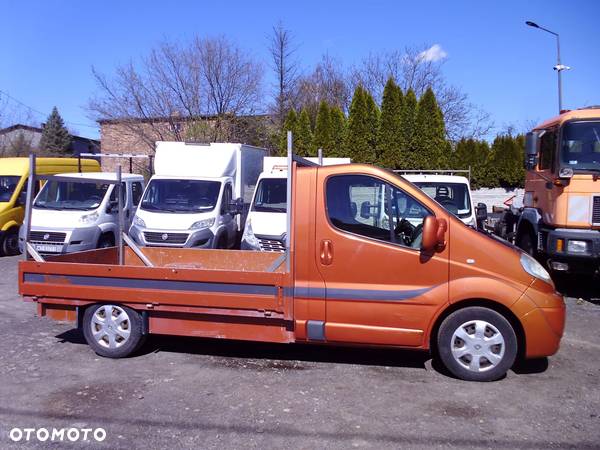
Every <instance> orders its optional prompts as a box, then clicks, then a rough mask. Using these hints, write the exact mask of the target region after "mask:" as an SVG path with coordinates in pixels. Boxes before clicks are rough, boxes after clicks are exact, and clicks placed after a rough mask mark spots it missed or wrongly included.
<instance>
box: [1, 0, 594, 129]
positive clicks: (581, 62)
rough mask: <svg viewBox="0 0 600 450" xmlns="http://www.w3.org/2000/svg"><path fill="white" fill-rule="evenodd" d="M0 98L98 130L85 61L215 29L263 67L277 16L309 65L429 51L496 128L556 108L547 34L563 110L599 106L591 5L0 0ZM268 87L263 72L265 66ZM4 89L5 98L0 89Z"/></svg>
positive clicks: (104, 66)
mask: <svg viewBox="0 0 600 450" xmlns="http://www.w3.org/2000/svg"><path fill="white" fill-rule="evenodd" d="M1 3H2V15H3V19H2V21H1V23H2V25H1V26H0V91H2V92H0V98H1V97H2V96H4V97H5V95H4V94H9V95H10V96H11V98H13V99H15V100H9V101H10V102H12V103H13V104H15V105H16V103H15V102H16V101H19V102H21V103H22V104H24V105H27V106H28V107H30V108H32V110H35V112H34V111H32V112H31V114H32V117H33V119H34V122H36V121H37V122H42V121H43V120H44V119H45V116H47V114H49V113H50V111H51V109H52V107H53V106H55V105H56V106H57V107H58V109H59V111H60V113H61V115H62V116H63V118H64V120H65V121H66V122H67V125H68V126H69V127H70V128H71V129H72V130H75V131H77V132H78V134H80V135H83V136H87V137H98V127H97V124H96V123H95V122H94V121H93V120H91V119H90V118H89V112H87V110H86V104H87V103H88V100H89V98H90V97H91V96H93V95H94V94H96V93H97V92H98V89H97V86H96V84H95V81H94V78H93V76H92V73H91V67H92V66H94V67H95V68H96V69H97V70H99V71H100V72H102V73H105V74H108V75H111V74H113V73H114V71H115V68H116V67H117V66H118V65H119V64H123V63H127V62H128V61H129V60H131V59H133V60H134V61H136V60H138V59H139V58H140V57H142V56H144V55H145V54H147V53H148V52H149V51H150V49H151V48H152V47H154V46H156V45H157V44H158V43H160V42H161V41H163V40H168V41H185V40H189V39H191V38H192V37H194V36H196V35H199V36H218V35H225V36H227V37H228V38H231V39H232V40H233V41H235V42H236V43H237V44H238V45H239V46H240V47H242V48H243V49H244V50H245V51H247V52H249V53H250V54H252V55H254V56H255V57H256V58H257V59H259V60H262V61H264V63H265V65H267V61H268V50H267V39H268V36H269V33H270V32H271V30H272V27H273V25H275V24H276V23H278V22H279V21H281V22H282V23H283V25H284V26H285V27H286V28H287V29H289V30H290V31H292V33H293V34H294V37H295V40H296V43H297V45H298V50H297V57H298V59H299V61H300V63H301V65H302V66H303V67H304V68H305V69H306V70H309V69H310V68H311V67H314V65H315V63H316V62H318V61H319V60H320V58H321V55H323V54H324V53H328V54H329V55H331V56H333V57H335V58H337V59H338V60H339V61H342V62H343V63H344V64H345V65H351V64H353V63H357V62H359V61H360V60H361V59H362V58H364V57H365V56H367V55H368V54H369V52H381V51H391V50H395V49H402V48H404V47H406V46H427V47H429V48H430V56H431V57H433V58H441V59H442V60H443V61H444V66H443V71H444V75H445V76H446V79H447V81H448V83H449V84H452V85H455V86H457V87H459V88H460V89H461V90H462V91H464V92H465V93H466V94H467V95H468V96H469V100H470V102H471V103H473V104H475V105H477V106H479V107H481V108H483V109H484V110H485V111H487V112H489V114H490V115H491V117H492V119H493V120H494V123H495V124H496V126H497V129H498V130H501V129H503V128H505V127H506V126H507V125H514V126H517V127H523V126H526V124H529V123H531V122H538V121H541V120H543V119H546V118H549V117H551V116H553V115H555V114H556V113H557V111H558V100H557V96H558V94H557V91H558V89H557V77H556V72H555V71H554V70H553V69H552V67H553V66H554V65H555V64H556V39H555V37H554V36H552V35H550V34H548V33H545V32H543V31H541V30H538V29H534V28H531V27H528V26H526V25H525V21H526V20H531V21H534V22H536V23H538V24H539V25H541V26H543V27H545V28H548V29H551V30H553V31H556V32H558V33H559V34H560V39H561V57H562V63H563V64H565V65H567V66H570V67H571V68H572V70H570V71H565V72H563V104H564V107H565V108H577V107H581V106H585V105H592V104H595V105H600V57H599V56H600V45H599V44H600V34H599V33H598V19H599V18H600V1H596V0H588V1H577V2H574V1H555V0H549V1H548V0H547V1H538V0H528V1H526V2H524V1H518V0H503V1H495V2H492V1H481V0H479V1H459V0H455V1H439V2H438V1H418V2H415V1H411V2H408V1H384V0H372V1H366V0H365V1H362V2H357V1H356V2H355V1H351V0H345V1H327V0H320V1H312V0H303V1H300V2H286V1H277V2H276V1H259V0H255V1H252V2H251V1H247V0H246V1H243V0H242V1H237V0H229V1H226V2H219V1H212V2H208V1H200V0H196V1H183V0H181V1H164V0H163V1H154V0H145V1H116V0H103V1H68V0H45V1H28V0H16V1H15V0H2V1H1ZM267 74H268V76H267V80H266V81H267V83H268V81H269V76H270V74H269V73H268V70H267ZM3 93H4V94H3Z"/></svg>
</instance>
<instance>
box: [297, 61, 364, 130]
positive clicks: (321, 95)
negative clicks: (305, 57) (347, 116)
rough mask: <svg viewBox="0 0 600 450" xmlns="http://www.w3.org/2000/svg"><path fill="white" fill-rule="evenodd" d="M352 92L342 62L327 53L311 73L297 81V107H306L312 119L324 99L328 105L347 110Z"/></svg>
mask: <svg viewBox="0 0 600 450" xmlns="http://www.w3.org/2000/svg"><path fill="white" fill-rule="evenodd" d="M351 97H352V92H351V90H350V86H349V83H348V77H347V76H346V73H345V72H344V70H343V67H342V64H341V63H340V62H339V61H337V60H336V59H334V58H332V57H331V56H330V55H329V54H325V55H323V56H322V58H321V61H320V62H319V63H318V64H317V65H316V66H315V68H314V70H313V71H312V73H310V74H308V75H305V76H303V77H301V78H300V79H299V81H298V98H297V101H296V107H297V109H301V108H306V109H307V110H308V112H309V114H310V116H311V118H312V119H313V120H314V118H315V117H316V114H317V109H318V107H319V103H320V102H321V101H322V100H324V101H326V102H327V103H328V104H329V105H332V106H333V105H334V106H338V107H339V108H341V109H342V111H347V110H348V107H349V106H350V100H351Z"/></svg>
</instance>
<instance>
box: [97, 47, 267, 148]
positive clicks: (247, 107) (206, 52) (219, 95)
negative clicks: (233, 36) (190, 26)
mask: <svg viewBox="0 0 600 450" xmlns="http://www.w3.org/2000/svg"><path fill="white" fill-rule="evenodd" d="M92 73H93V75H94V78H95V79H96V83H97V85H98V88H99V94H98V95H97V96H96V97H93V98H92V99H90V101H89V104H88V109H89V110H90V112H91V115H92V117H93V118H95V119H105V120H106V119H108V120H118V121H119V124H121V126H122V127H123V131H124V132H125V133H129V134H130V136H133V137H136V138H137V139H139V140H140V141H141V142H144V143H145V144H147V146H148V147H149V148H150V149H152V150H153V149H154V142H155V141H156V140H177V141H181V140H185V138H186V135H187V133H186V127H185V126H182V123H184V124H185V123H198V122H206V127H204V128H205V129H206V130H209V131H210V136H209V139H210V140H216V139H217V138H220V139H226V138H227V136H222V135H221V134H219V133H221V132H222V131H223V130H224V129H226V128H224V127H221V126H219V125H220V124H221V123H222V121H223V120H226V119H227V117H229V116H237V115H239V114H251V113H253V112H254V111H255V110H256V108H258V107H259V106H260V101H259V100H260V89H261V83H262V74H263V71H262V67H261V65H260V64H259V63H257V62H255V61H254V60H253V59H252V58H251V57H250V56H247V55H246V54H245V53H244V52H243V51H242V50H241V49H239V48H238V47H237V46H236V45H235V44H233V43H232V42H230V41H228V40H227V39H226V38H224V37H218V38H205V39H200V38H197V39H195V40H194V41H193V42H192V43H191V44H187V45H181V44H175V43H168V42H165V43H162V44H161V45H159V46H158V47H157V48H155V49H153V50H152V51H151V52H150V54H149V55H148V56H147V57H145V58H143V59H141V61H140V63H139V64H137V65H136V64H134V63H133V62H132V61H130V62H129V63H128V64H125V65H122V66H119V67H117V69H116V72H115V75H114V76H113V77H107V76H106V75H104V74H102V73H100V72H98V71H97V70H96V69H95V68H92ZM156 118H160V119H161V120H156ZM215 123H216V124H217V125H215Z"/></svg>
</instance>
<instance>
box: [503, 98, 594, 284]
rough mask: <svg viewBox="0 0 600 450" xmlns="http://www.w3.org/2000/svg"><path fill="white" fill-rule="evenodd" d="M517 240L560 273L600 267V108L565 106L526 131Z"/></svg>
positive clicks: (583, 272)
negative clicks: (523, 178) (523, 181)
mask: <svg viewBox="0 0 600 450" xmlns="http://www.w3.org/2000/svg"><path fill="white" fill-rule="evenodd" d="M525 152H526V155H525V165H526V169H527V176H526V181H525V195H524V198H523V209H522V211H520V213H518V214H517V215H516V217H514V218H513V220H512V223H514V224H515V225H516V230H515V231H516V236H515V243H516V244H517V245H518V246H519V247H521V248H522V249H523V250H524V251H526V252H527V253H529V254H530V255H532V256H534V257H536V258H538V259H539V260H540V261H541V262H542V263H543V264H544V265H546V267H547V268H549V269H550V270H551V271H553V272H555V273H566V274H587V275H598V274H599V270H600V180H599V178H600V107H587V108H581V109H576V110H573V111H565V112H563V113H562V114H560V115H559V116H557V117H554V118H552V119H550V120H547V121H545V122H543V123H542V124H540V125H538V126H537V127H535V128H534V129H533V130H532V131H531V132H530V133H528V134H527V139H526V149H525Z"/></svg>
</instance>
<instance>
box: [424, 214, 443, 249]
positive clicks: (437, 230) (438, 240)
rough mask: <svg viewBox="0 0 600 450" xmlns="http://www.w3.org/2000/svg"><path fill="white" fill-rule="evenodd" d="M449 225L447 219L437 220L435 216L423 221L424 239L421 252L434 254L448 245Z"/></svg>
mask: <svg viewBox="0 0 600 450" xmlns="http://www.w3.org/2000/svg"><path fill="white" fill-rule="evenodd" d="M447 228H448V223H447V222H446V220H445V219H437V218H436V217H435V216H427V217H425V220H424V221H423V238H422V240H421V250H423V251H426V252H432V251H434V250H438V249H442V248H444V246H445V245H446V229H447Z"/></svg>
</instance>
